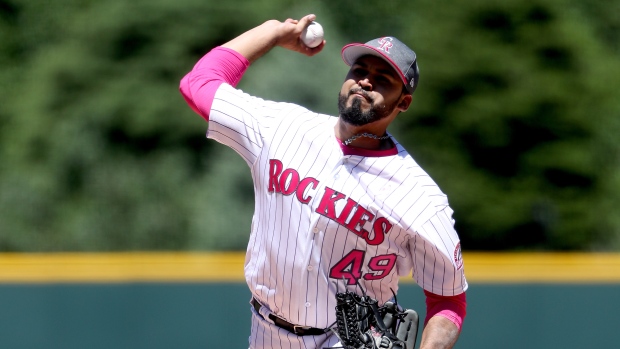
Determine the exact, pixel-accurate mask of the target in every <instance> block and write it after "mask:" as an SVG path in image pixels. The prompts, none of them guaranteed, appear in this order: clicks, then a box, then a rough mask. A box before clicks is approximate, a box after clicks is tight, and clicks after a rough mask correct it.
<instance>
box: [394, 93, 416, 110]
mask: <svg viewBox="0 0 620 349" xmlns="http://www.w3.org/2000/svg"><path fill="white" fill-rule="evenodd" d="M400 98H401V99H400V102H398V105H396V107H397V108H398V109H400V111H401V112H406V111H407V109H409V106H410V105H411V101H412V100H413V97H412V96H411V95H410V94H409V93H404V94H403V95H402V96H401V97H400Z"/></svg>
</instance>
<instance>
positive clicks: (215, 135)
mask: <svg viewBox="0 0 620 349" xmlns="http://www.w3.org/2000/svg"><path fill="white" fill-rule="evenodd" d="M315 17H316V16H314V15H308V16H305V17H303V18H301V19H300V20H293V19H288V20H286V21H284V22H280V21H277V20H270V21H267V22H265V23H263V24H261V25H259V26H257V27H255V28H253V29H251V30H249V31H247V32H245V33H243V34H241V35H240V36H238V37H236V38H234V39H232V40H231V41H229V42H227V43H226V44H224V45H222V46H219V47H215V48H213V49H211V51H210V52H208V53H207V54H206V55H205V56H204V57H202V58H201V59H200V60H199V61H198V62H197V63H196V65H195V66H194V67H193V69H192V70H191V71H190V72H189V73H188V74H187V75H186V76H185V77H184V78H183V79H182V80H181V85H180V90H181V94H182V95H183V97H184V98H185V100H186V102H187V103H188V105H189V106H190V107H191V108H192V109H193V110H194V111H195V112H196V113H198V114H199V115H201V116H202V117H203V118H204V119H205V120H206V121H208V133H207V137H208V138H210V139H214V140H216V141H218V142H219V143H222V144H224V145H226V146H229V147H231V148H232V149H234V150H235V151H236V152H237V153H238V154H239V155H240V156H241V157H242V158H243V159H244V160H245V162H246V163H247V165H248V167H249V168H250V172H251V174H252V179H253V182H254V190H255V212H254V216H253V220H252V226H251V233H250V238H249V243H248V248H247V255H246V259H245V278H246V281H247V284H248V286H249V288H250V291H251V293H252V299H251V300H250V307H249V309H250V311H251V312H252V328H251V335H250V338H249V347H250V348H252V349H263V348H290V349H300V348H306V349H318V348H356V349H357V348H401V349H413V346H414V343H415V336H416V331H417V327H418V324H417V313H416V312H415V311H414V310H412V309H407V304H406V303H407V300H406V299H405V300H402V299H398V298H397V294H398V280H399V278H400V277H402V276H407V275H410V274H412V276H413V278H414V280H415V281H416V282H417V283H418V284H419V285H420V286H421V287H422V288H423V290H424V294H425V296H426V304H427V309H426V318H425V320H424V322H423V324H422V326H423V332H422V339H421V348H422V349H429V348H452V347H453V346H454V344H455V342H456V340H457V338H458V336H459V333H460V331H461V326H462V323H463V319H464V318H465V314H466V299H465V291H466V290H467V281H466V279H465V275H464V271H463V260H462V257H461V250H460V242H459V237H458V235H457V233H456V232H455V230H454V220H453V219H452V209H451V208H450V206H449V204H448V200H447V197H446V195H445V194H444V193H443V192H442V191H441V190H440V189H439V187H438V186H437V185H436V184H435V182H434V181H433V180H432V179H431V178H430V177H429V176H428V174H427V173H426V172H425V171H424V170H423V169H422V168H420V166H419V165H418V164H417V163H416V162H415V160H414V159H413V158H412V157H411V156H410V155H409V154H408V152H407V151H406V150H405V149H404V148H403V147H402V145H401V144H400V143H399V142H398V141H397V140H396V139H394V137H393V136H392V135H391V134H390V133H388V132H387V129H388V126H389V125H390V123H391V122H392V121H393V120H394V119H395V118H396V117H397V116H398V115H399V114H400V113H401V112H404V111H406V110H407V109H408V108H409V106H410V105H411V102H412V94H413V93H414V91H415V90H416V88H417V87H418V83H419V69H418V62H417V57H416V54H415V52H414V51H413V50H411V49H410V48H409V47H407V46H406V45H405V44H403V43H402V42H401V41H399V40H398V39H396V38H395V37H391V36H386V37H382V38H377V39H373V40H370V41H368V42H367V43H364V44H361V43H353V44H349V45H347V46H345V47H344V48H343V49H342V59H343V60H344V63H345V64H347V65H348V66H350V70H349V72H348V74H347V75H346V76H345V77H344V82H343V84H342V86H341V87H340V94H339V98H338V110H339V115H337V116H331V115H323V114H319V113H316V112H312V111H311V110H308V109H306V108H304V107H302V106H299V105H295V104H291V103H281V102H274V101H268V100H263V99H261V98H259V97H255V96H252V95H250V94H247V93H244V92H242V91H240V90H238V89H236V88H235V86H236V85H237V84H238V82H239V81H240V80H241V77H242V76H243V74H244V72H245V71H246V69H247V68H248V67H249V66H250V65H251V64H252V62H254V61H256V60H257V59H259V58H260V57H261V56H263V55H264V54H266V53H267V52H269V51H270V50H271V49H272V48H274V47H276V46H279V47H283V48H286V49H289V50H292V51H296V52H299V53H301V54H304V55H307V56H313V55H315V54H318V53H319V52H321V50H322V49H323V47H324V46H325V41H323V42H321V43H320V44H319V45H318V46H316V47H313V48H310V47H309V46H307V45H305V44H304V43H303V41H302V40H301V39H300V35H301V33H302V32H303V31H304V29H305V28H307V27H308V26H309V25H310V23H312V22H313V21H314V20H315Z"/></svg>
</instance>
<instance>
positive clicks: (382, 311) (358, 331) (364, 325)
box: [334, 291, 418, 349]
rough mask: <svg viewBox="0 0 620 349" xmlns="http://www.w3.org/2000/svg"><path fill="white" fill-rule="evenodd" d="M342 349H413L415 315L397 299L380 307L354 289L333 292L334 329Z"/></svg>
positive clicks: (415, 327)
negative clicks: (334, 308)
mask: <svg viewBox="0 0 620 349" xmlns="http://www.w3.org/2000/svg"><path fill="white" fill-rule="evenodd" d="M334 332H335V333H336V335H337V336H338V338H339V339H340V342H341V343H342V345H343V348H345V349H414V346H415V341H416V337H417V332H418V314H417V313H416V312H415V311H414V310H412V309H405V310H402V308H401V307H399V306H398V304H397V303H396V302H387V303H385V304H384V305H383V306H379V305H378V303H377V301H376V300H375V299H372V298H370V297H368V296H366V295H364V296H360V295H358V294H355V293H353V292H349V291H347V292H339V293H337V294H336V328H335V330H334Z"/></svg>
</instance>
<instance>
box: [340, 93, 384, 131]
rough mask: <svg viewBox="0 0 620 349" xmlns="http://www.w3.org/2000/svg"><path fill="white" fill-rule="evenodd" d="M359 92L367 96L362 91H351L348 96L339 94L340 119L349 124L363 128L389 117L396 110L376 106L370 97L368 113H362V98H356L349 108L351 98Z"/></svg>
mask: <svg viewBox="0 0 620 349" xmlns="http://www.w3.org/2000/svg"><path fill="white" fill-rule="evenodd" d="M359 92H361V93H363V94H364V95H366V91H364V90H362V89H356V90H351V91H349V94H348V95H343V94H340V93H339V94H338V112H339V113H340V118H341V119H342V120H343V121H345V122H347V123H348V124H351V125H353V126H363V125H366V124H369V123H371V122H375V121H377V120H381V119H383V118H385V117H387V116H389V115H390V114H391V112H392V110H393V109H394V108H388V107H387V106H376V105H375V104H374V101H373V100H372V99H371V98H370V97H368V98H367V99H368V101H369V102H370V109H368V110H367V111H362V100H361V98H354V99H353V102H352V103H351V106H350V107H347V100H348V99H349V97H350V96H351V95H352V94H353V93H359Z"/></svg>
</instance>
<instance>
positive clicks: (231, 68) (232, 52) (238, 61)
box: [180, 15, 325, 121]
mask: <svg viewBox="0 0 620 349" xmlns="http://www.w3.org/2000/svg"><path fill="white" fill-rule="evenodd" d="M315 18H316V17H315V16H314V15H308V16H305V17H303V18H302V19H300V20H293V19H287V20H286V21H284V22H279V21H277V20H270V21H267V22H265V23H263V24H261V25H259V26H258V27H255V28H253V29H251V30H249V31H247V32H245V33H243V34H241V35H239V36H238V37H236V38H234V39H232V40H231V41H229V42H227V43H226V44H224V45H222V46H221V47H217V48H215V49H213V50H212V51H211V52H209V53H208V54H207V55H205V56H204V57H203V58H202V59H200V61H198V63H196V65H195V66H194V68H193V69H192V71H191V72H189V73H188V74H187V75H186V76H185V77H183V79H182V80H181V85H180V91H181V94H182V95H183V97H184V98H185V101H186V102H187V104H188V105H189V106H190V107H191V108H192V109H193V110H194V111H195V112H196V113H198V114H199V115H201V116H202V117H203V118H205V120H207V121H208V120H209V111H210V109H211V104H212V102H213V97H214V96H215V92H216V91H217V89H218V87H219V86H220V85H221V84H222V83H227V84H229V85H232V86H236V85H237V83H238V82H239V81H240V80H241V77H242V76H243V73H244V72H245V70H246V69H247V68H248V66H249V65H250V64H251V63H252V62H254V61H256V60H257V59H259V58H260V57H262V56H263V55H264V54H266V53H267V52H269V51H270V50H271V49H273V48H274V47H276V46H280V47H283V48H286V49H289V50H292V51H296V52H300V53H302V54H305V55H307V56H313V55H315V54H317V53H319V52H320V51H321V50H322V49H323V46H324V44H325V42H323V43H322V44H321V45H319V46H317V47H315V48H309V47H307V46H306V45H305V44H303V43H302V42H301V39H300V38H299V37H300V35H301V32H302V31H303V30H304V28H306V27H307V26H308V25H309V24H310V22H312V21H313V20H314V19H315Z"/></svg>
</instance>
